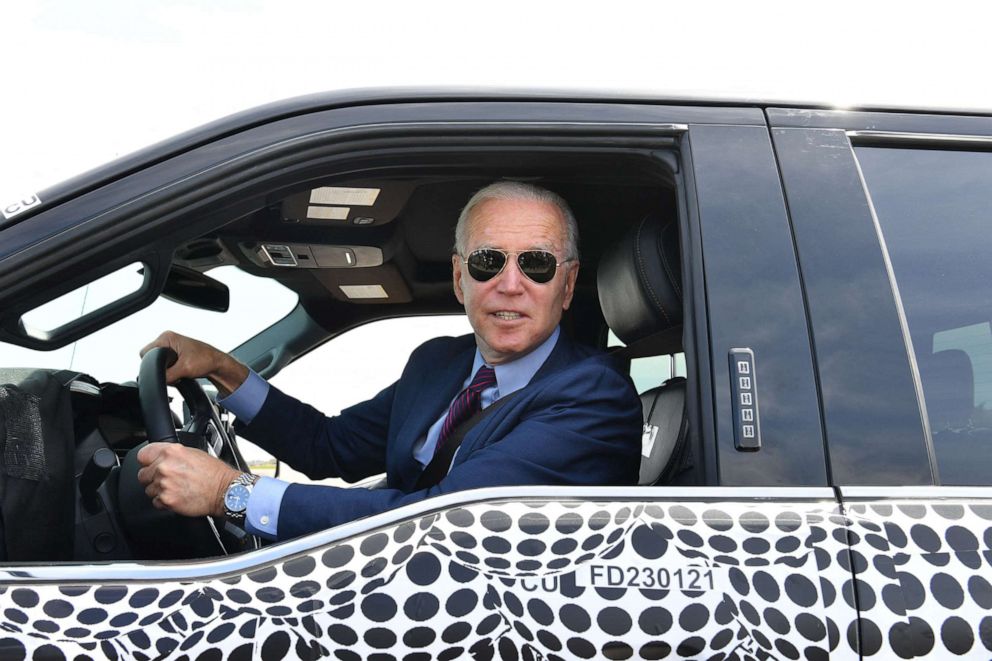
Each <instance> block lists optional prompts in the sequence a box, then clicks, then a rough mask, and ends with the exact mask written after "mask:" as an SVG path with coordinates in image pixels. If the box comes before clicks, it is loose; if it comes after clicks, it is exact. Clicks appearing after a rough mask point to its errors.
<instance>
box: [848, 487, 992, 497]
mask: <svg viewBox="0 0 992 661" xmlns="http://www.w3.org/2000/svg"><path fill="white" fill-rule="evenodd" d="M838 490H839V491H840V496H841V500H847V499H852V498H859V499H860V498H864V499H871V500H923V499H926V500H956V499H965V498H992V487H985V486H973V487H970V486H966V487H961V486H954V487H939V486H908V487H860V486H853V487H838Z"/></svg>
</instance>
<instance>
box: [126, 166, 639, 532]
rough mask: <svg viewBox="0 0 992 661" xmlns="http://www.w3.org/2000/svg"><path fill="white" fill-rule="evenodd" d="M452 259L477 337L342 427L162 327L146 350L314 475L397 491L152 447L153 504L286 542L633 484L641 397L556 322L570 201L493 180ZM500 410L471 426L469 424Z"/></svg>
mask: <svg viewBox="0 0 992 661" xmlns="http://www.w3.org/2000/svg"><path fill="white" fill-rule="evenodd" d="M455 249H456V253H455V254H454V255H453V256H452V260H451V264H452V273H453V279H454V289H455V296H456V297H457V299H458V301H459V302H460V303H462V304H463V305H464V306H465V312H466V314H467V315H468V319H469V322H470V324H471V325H472V329H473V331H474V334H473V335H469V336H464V337H460V338H450V337H445V338H436V339H434V340H430V341H428V342H426V343H425V344H423V345H421V346H420V347H418V348H417V349H416V350H415V351H414V352H413V354H412V355H411V356H410V360H409V362H408V363H407V365H406V368H405V369H404V371H403V375H402V376H401V377H400V379H399V381H397V382H396V383H394V384H393V385H391V386H390V387H388V388H386V389H385V390H383V391H382V392H381V393H379V394H378V395H376V396H375V397H374V398H373V399H371V400H369V401H367V402H363V403H361V404H357V405H355V406H352V407H350V408H348V409H346V410H344V411H342V412H341V414H340V415H339V416H337V417H333V418H327V417H324V416H323V415H322V414H320V413H319V412H317V411H316V410H315V409H313V408H312V407H310V406H308V405H305V404H303V403H301V402H299V401H297V400H295V399H292V398H290V397H288V396H287V395H285V394H283V393H281V392H280V391H279V390H277V389H276V388H274V387H271V386H269V385H268V384H267V383H265V382H264V381H263V380H262V379H261V377H259V376H258V375H257V374H254V373H253V372H250V371H249V369H248V368H247V367H246V366H244V365H242V364H241V363H239V362H237V361H236V360H235V359H234V358H232V357H231V356H229V355H227V354H224V353H222V352H220V351H218V350H217V349H214V348H213V347H210V346H208V345H206V344H203V343H202V342H198V341H196V340H192V339H189V338H185V337H182V336H179V335H176V334H174V333H168V332H167V333H163V334H162V335H161V336H160V337H159V338H158V339H156V340H155V341H154V342H153V343H152V344H150V345H149V346H148V347H146V348H145V351H147V350H148V349H150V348H152V347H154V346H167V347H171V348H172V349H173V350H175V351H176V353H177V354H178V360H177V362H176V363H175V364H174V365H173V366H172V367H171V368H169V370H168V371H167V373H166V378H167V380H169V382H173V381H175V380H177V379H179V378H182V377H200V376H206V377H207V378H208V379H210V380H211V381H212V382H213V383H214V384H215V385H216V386H217V387H218V389H219V391H220V394H221V395H222V396H223V398H222V400H221V402H222V403H223V404H224V406H225V407H227V408H228V409H229V410H230V411H231V412H233V413H234V414H235V415H236V416H237V418H238V430H239V433H240V434H241V435H242V436H244V437H245V438H248V439H250V440H252V441H253V442H255V443H257V444H258V445H260V446H262V447H263V448H265V449H267V450H268V451H270V452H271V453H272V454H274V455H275V456H277V457H279V458H280V459H282V460H283V461H286V462H287V463H288V464H289V465H291V466H293V467H294V468H296V469H297V470H302V471H303V472H304V473H306V474H307V475H308V476H309V477H311V478H314V479H319V478H324V477H331V476H340V477H343V478H345V479H346V480H349V481H354V480H358V479H361V478H363V477H366V476H369V475H374V474H377V473H381V472H383V471H385V472H386V475H387V487H386V488H383V489H372V490H368V489H343V488H337V487H328V486H321V485H301V484H287V483H285V482H282V481H280V480H275V479H272V478H261V479H258V478H256V477H255V476H249V475H242V474H240V473H239V472H238V471H236V470H235V469H233V468H231V467H230V466H228V465H226V464H224V463H223V462H221V461H219V460H217V459H214V458H212V457H210V456H208V455H207V454H205V453H203V452H200V451H197V450H193V449H190V448H186V447H183V446H181V445H179V444H170V443H153V444H150V445H148V446H147V447H145V448H144V449H142V450H141V451H140V453H139V454H138V460H139V461H140V462H141V464H142V465H143V468H142V469H141V470H140V471H139V473H138V478H139V480H141V482H142V483H143V484H145V485H146V493H147V494H148V496H149V497H151V498H152V499H153V503H154V504H155V506H156V507H159V508H169V509H172V510H174V511H176V512H179V513H181V514H186V515H189V516H203V515H214V516H225V515H226V516H228V517H229V518H231V519H233V520H236V521H239V522H240V520H242V519H243V520H244V523H245V526H246V528H247V529H248V530H249V532H252V533H255V534H260V535H263V536H265V537H269V538H278V539H287V538H291V537H295V536H298V535H301V534H304V533H308V532H313V531H316V530H321V529H323V528H327V527H330V526H334V525H337V524H339V523H343V522H345V521H349V520H352V519H355V518H358V517H361V516H366V515H370V514H375V513H378V512H382V511H385V510H387V509H391V508H394V507H398V506H401V505H405V504H408V503H413V502H417V501H419V500H422V499H423V498H427V497H430V496H435V495H439V494H443V493H449V492H452V491H458V490H462V489H470V488H477V487H485V486H498V485H514V484H553V485H617V484H636V481H637V475H638V467H639V461H640V429H641V406H640V402H639V400H638V398H637V394H636V393H635V392H634V390H633V387H632V385H631V383H630V380H629V379H628V378H627V377H626V376H625V375H623V374H621V373H620V372H618V371H617V370H616V369H615V368H614V367H613V365H612V364H611V362H610V360H609V359H608V358H607V357H606V356H604V355H602V354H599V353H597V352H595V351H593V350H591V349H586V348H582V347H579V346H577V345H575V344H573V343H572V342H571V341H570V340H568V339H567V338H566V337H565V336H564V335H563V334H562V333H561V332H560V329H559V326H558V325H559V322H560V320H561V315H562V312H563V311H564V310H567V309H568V307H569V305H570V304H571V301H572V295H573V293H574V290H575V280H576V276H577V274H578V270H579V262H578V233H577V230H576V227H575V220H574V217H573V216H572V212H571V210H570V209H569V208H568V205H567V204H566V203H565V201H564V200H562V199H561V198H560V197H559V196H558V195H556V194H554V193H552V192H550V191H547V190H544V189H541V188H537V187H535V186H531V185H527V184H520V183H512V182H500V183H496V184H492V185H490V186H487V187H486V188H484V189H482V190H481V191H479V192H478V193H476V194H475V195H474V196H473V197H472V199H471V200H469V202H468V204H467V205H466V206H465V208H464V210H463V211H462V214H461V216H460V217H459V219H458V225H457V227H456V230H455ZM500 400H502V401H500ZM497 401H499V404H498V406H499V408H498V409H493V410H492V411H490V412H489V413H490V414H489V415H487V416H486V417H484V418H483V419H481V420H479V421H477V422H476V424H475V425H474V426H471V428H469V429H468V431H465V430H466V427H467V426H466V425H465V420H466V419H467V418H471V416H472V414H473V413H474V412H475V411H477V410H478V409H479V407H480V406H481V407H483V408H485V407H488V406H490V405H493V404H494V402H497ZM459 428H461V429H459ZM460 432H461V433H460ZM462 433H463V434H464V436H463V438H462V440H461V444H460V446H459V445H458V440H457V439H458V437H459V436H461V435H462Z"/></svg>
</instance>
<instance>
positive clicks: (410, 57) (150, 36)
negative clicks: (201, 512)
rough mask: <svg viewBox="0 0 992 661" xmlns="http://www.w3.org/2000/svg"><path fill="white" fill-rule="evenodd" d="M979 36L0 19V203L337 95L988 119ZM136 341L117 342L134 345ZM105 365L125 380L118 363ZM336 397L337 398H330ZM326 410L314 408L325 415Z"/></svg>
mask: <svg viewBox="0 0 992 661" xmlns="http://www.w3.org/2000/svg"><path fill="white" fill-rule="evenodd" d="M990 18H992V5H989V6H988V8H985V7H984V6H982V5H980V4H979V3H975V2H970V3H966V2H963V1H961V0H944V1H942V2H940V3H926V4H924V3H915V2H898V3H897V2H868V1H867V0H861V1H858V2H852V1H848V0H839V1H833V2H830V3H822V2H820V3H811V2H801V1H799V0H791V1H788V2H786V1H781V2H779V1H764V2H762V1H758V0H752V1H750V2H716V1H711V0H695V1H688V2H678V3H676V2H667V1H660V0H659V1H655V2H629V1H624V0H614V1H613V2H610V3H603V2H598V3H595V2H585V1H583V0H570V1H567V2H554V1H544V2H541V1H539V0H526V1H520V0H500V2H498V3H490V4H482V3H478V2H467V1H465V0H460V1H450V0H445V1H439V2H430V1H428V0H420V1H419V2H408V1H397V2H383V1H376V0H363V1H360V2H333V1H330V0H322V1H320V2H306V1H303V0H167V1H159V2H155V1H151V0H88V1H87V2H79V1H78V0H18V1H17V2H4V3H0V26H2V27H3V35H2V37H0V67H2V71H3V74H4V76H3V79H4V81H5V82H6V93H5V95H4V97H3V100H2V102H0V203H3V204H6V203H8V202H10V201H14V200H17V199H21V198H23V197H26V196H28V195H30V194H32V193H35V192H37V191H39V190H42V189H44V188H45V187H47V186H50V185H52V184H55V183H58V182H59V181H62V180H64V179H67V178H70V177H72V176H75V175H77V174H80V173H82V172H84V171H86V170H88V169H90V168H93V167H96V166H99V165H101V164H103V163H106V162H108V161H110V160H113V159H115V158H118V157H120V156H124V155H126V154H128V153H130V152H133V151H136V150H138V149H141V148H142V147H145V146H147V145H150V144H153V143H155V142H158V141H160V140H164V139H167V138H169V137H170V136H173V135H176V134H178V133H181V132H184V131H186V130H189V129H191V128H194V127H196V126H199V125H202V124H205V123H208V122H210V121H213V120H215V119H218V118H220V117H224V116H226V115H229V114H232V113H235V112H239V111H241V110H244V109H247V108H251V107H253V106H258V105H262V104H265V103H269V102H272V101H277V100H280V99H285V98H290V97H294V96H298V95H303V94H311V93H314V92H326V91H334V90H344V89H355V88H383V87H434V88H437V87H472V88H486V87H491V88H501V89H506V88H517V89H521V90H529V89H569V90H591V91H596V90H600V91H605V92H621V93H627V94H630V95H651V96H658V97H698V98H724V99H726V98H732V99H742V100H747V99H765V100H777V101H808V102H816V103H822V104H827V105H830V106H835V107H839V108H846V107H864V106H898V107H908V108H912V107H917V108H918V107H926V108H949V109H971V110H990V111H992V85H989V84H988V78H989V76H988V72H987V71H985V69H986V67H987V66H988V64H989V62H990V59H992V58H990V57H989V48H988V46H987V39H986V34H985V33H986V32H987V30H988V26H989V25H990V24H992V23H990V20H989V19H990ZM0 240H2V238H0ZM452 323H455V324H457V323H458V322H457V321H454V322H452ZM154 325H155V324H151V325H150V326H149V328H143V329H142V330H141V331H134V333H132V334H133V335H134V338H135V340H134V341H135V342H138V343H139V344H143V343H144V341H146V339H145V338H147V339H148V340H150V339H151V337H150V336H151V335H153V333H154V331H153V330H152V329H151V327H152V326H154ZM387 330H388V332H389V333H391V334H393V335H394V336H395V335H396V334H397V333H396V329H387ZM435 330H436V328H435ZM462 330H464V329H462ZM383 332H387V331H383ZM452 332H455V331H452ZM457 332H461V331H457ZM331 344H340V345H341V347H344V348H345V349H344V350H340V351H339V349H333V350H332V351H337V352H338V353H335V354H334V355H333V356H331V355H329V356H328V357H327V360H328V362H329V364H332V365H336V366H337V369H338V370H343V373H344V374H347V375H349V376H350V375H353V374H356V373H360V372H363V371H367V365H365V364H364V363H359V364H356V365H354V366H350V367H349V366H343V364H342V363H341V361H342V360H344V358H343V357H342V355H345V356H347V355H355V356H360V355H362V351H361V348H360V346H358V345H356V346H355V347H352V345H351V344H349V343H348V342H343V343H331ZM8 350H12V349H10V348H8ZM405 350H406V351H408V350H409V348H406V349H405ZM66 351H77V353H78V347H74V348H72V349H70V348H67V349H66ZM342 352H343V353H342ZM125 353H126V356H129V357H130V359H129V360H130V361H131V362H130V363H128V364H126V365H124V366H123V368H122V369H123V370H124V372H127V371H128V370H133V368H134V365H133V364H132V363H136V356H135V355H134V354H135V350H134V347H129V348H128V350H127V351H126V352H125ZM80 359H81V358H80ZM390 360H392V361H393V363H395V365H396V366H397V368H398V367H399V366H401V365H402V359H401V358H391V359H390ZM328 369H333V368H328ZM318 372H321V373H326V372H322V371H320V370H318ZM339 373H340V372H339ZM281 376H282V375H281ZM104 378H111V376H109V375H104ZM114 378H116V376H115V377H114ZM290 378H293V379H296V380H299V381H300V383H301V385H300V388H301V393H299V394H303V392H306V391H309V392H313V391H314V390H315V388H313V387H312V384H309V382H307V381H306V378H307V375H306V374H305V373H301V374H297V375H296V376H292V370H287V376H285V377H284V380H288V379H290ZM286 385H288V384H286ZM342 387H343V388H345V389H346V390H355V388H354V382H349V381H348V380H345V381H342ZM372 387H373V384H369V385H368V388H366V389H367V390H369V393H368V394H371V393H372V392H374V390H372V389H371V388H372ZM378 387H381V386H380V385H377V384H375V388H378ZM363 392H364V391H363ZM331 394H332V395H334V393H331ZM352 394H354V393H352ZM335 398H336V399H335ZM340 399H341V396H338V395H334V397H331V398H330V401H328V402H327V403H326V406H328V407H330V408H331V409H336V408H340V405H341V404H342V402H341V401H339V400H340ZM315 403H318V402H315ZM318 404H319V403H318ZM335 404H336V405H335Z"/></svg>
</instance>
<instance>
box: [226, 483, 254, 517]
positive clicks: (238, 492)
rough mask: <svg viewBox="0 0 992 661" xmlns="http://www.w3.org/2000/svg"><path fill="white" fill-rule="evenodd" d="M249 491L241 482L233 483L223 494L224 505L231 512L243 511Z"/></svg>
mask: <svg viewBox="0 0 992 661" xmlns="http://www.w3.org/2000/svg"><path fill="white" fill-rule="evenodd" d="M250 494H251V491H249V490H248V487H246V486H245V485H243V484H235V485H234V486H232V487H230V488H228V490H227V493H225V494H224V506H225V507H227V509H229V510H231V511H232V512H243V511H244V510H245V509H247V507H248V496H249V495H250Z"/></svg>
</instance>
